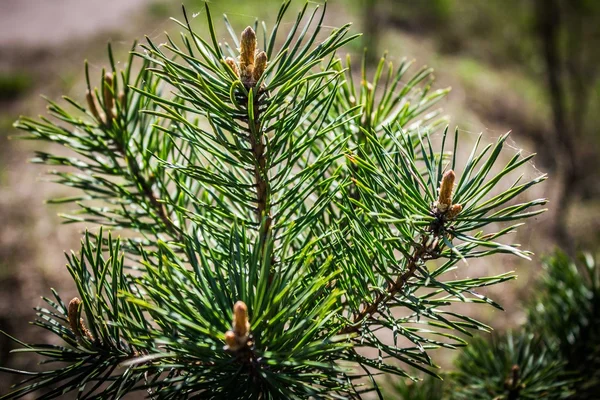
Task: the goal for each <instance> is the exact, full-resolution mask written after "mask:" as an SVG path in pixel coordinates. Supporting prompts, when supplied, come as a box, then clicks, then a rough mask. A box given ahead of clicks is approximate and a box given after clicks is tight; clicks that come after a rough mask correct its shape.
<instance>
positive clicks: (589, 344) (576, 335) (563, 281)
mask: <svg viewBox="0 0 600 400" xmlns="http://www.w3.org/2000/svg"><path fill="white" fill-rule="evenodd" d="M581 261H582V262H581V263H580V268H578V267H577V265H576V264H575V263H574V262H573V261H572V260H570V259H569V258H568V257H567V256H566V255H565V254H563V253H557V254H556V255H554V256H553V257H551V258H549V259H548V260H546V262H545V263H544V269H545V274H544V276H543V279H542V281H541V282H540V284H539V286H538V291H539V295H538V296H536V298H535V300H534V301H533V302H532V304H531V305H530V307H529V309H528V319H529V325H530V329H531V330H532V331H533V332H538V333H539V335H540V336H541V337H542V338H543V339H544V341H545V342H546V344H547V346H548V347H549V348H551V349H553V350H554V351H556V352H558V353H560V354H561V355H562V357H563V358H564V359H565V360H567V361H568V369H569V370H571V371H573V372H574V374H575V375H576V376H577V377H578V382H577V385H576V386H575V390H576V393H577V395H576V396H577V398H578V399H593V398H596V397H597V395H598V393H600V267H598V265H597V264H596V263H595V261H594V259H593V258H592V257H591V256H589V255H586V256H585V257H584V258H583V259H582V260H581Z"/></svg>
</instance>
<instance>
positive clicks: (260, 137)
mask: <svg viewBox="0 0 600 400" xmlns="http://www.w3.org/2000/svg"><path fill="white" fill-rule="evenodd" d="M259 98H260V96H256V97H255V98H254V103H253V105H252V106H253V107H254V110H253V111H254V117H255V119H254V122H253V126H249V129H248V131H249V132H248V134H249V135H248V136H249V141H250V147H251V150H252V154H253V156H254V160H255V166H254V183H255V186H256V203H257V207H256V219H257V222H258V224H259V226H260V227H261V228H260V237H261V238H262V239H263V243H265V244H266V241H265V239H266V238H267V236H268V234H269V231H270V230H271V224H272V221H273V217H272V215H271V204H270V200H269V192H270V183H269V179H268V177H267V172H266V165H267V157H266V153H265V149H266V145H265V142H264V134H263V132H262V126H261V122H260V109H259ZM263 219H264V221H263Z"/></svg>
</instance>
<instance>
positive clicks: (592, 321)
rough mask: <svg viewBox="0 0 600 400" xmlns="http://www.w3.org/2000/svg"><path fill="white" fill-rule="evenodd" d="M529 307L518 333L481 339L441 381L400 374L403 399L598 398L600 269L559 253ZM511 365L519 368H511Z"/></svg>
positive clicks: (548, 265)
mask: <svg viewBox="0 0 600 400" xmlns="http://www.w3.org/2000/svg"><path fill="white" fill-rule="evenodd" d="M543 267H544V274H543V275H542V277H541V279H540V281H539V283H538V284H537V287H536V294H535V295H534V297H533V299H532V300H531V301H530V304H529V305H528V307H527V315H528V321H527V323H526V324H525V325H524V326H523V328H522V331H521V332H520V333H518V334H514V335H513V334H510V333H508V334H504V335H500V336H495V337H494V338H493V339H492V340H487V339H486V338H482V337H478V338H475V340H473V341H472V342H471V343H470V344H469V346H468V347H467V348H466V349H465V350H464V351H463V352H461V354H460V355H459V357H458V358H457V360H456V362H455V368H456V369H455V371H453V372H450V373H448V374H446V376H445V381H444V384H443V385H442V384H441V383H437V384H433V383H432V382H431V380H430V379H429V378H426V379H425V380H424V381H423V382H419V383H414V382H409V381H407V380H399V381H397V382H395V383H394V384H393V393H394V394H393V396H396V397H400V398H402V399H418V398H422V399H431V400H433V399H439V398H448V399H478V398H481V399H488V398H494V399H517V398H518V399H528V398H531V399H538V398H569V399H595V398H597V394H598V391H599V388H600V386H599V385H600V376H599V375H598V371H599V370H600V367H599V366H600V364H599V361H600V352H599V349H600V344H599V343H600V342H599V340H600V334H599V331H598V327H599V326H600V325H599V320H598V309H599V307H598V304H599V303H598V299H599V298H600V286H599V282H600V279H599V277H600V275H599V271H600V270H599V268H598V266H597V264H596V263H595V261H594V259H593V258H592V257H591V256H589V255H586V256H585V257H582V259H581V263H580V266H579V267H578V266H577V264H576V263H575V262H573V261H572V260H571V259H569V257H568V256H566V255H565V254H564V253H561V252H557V253H556V254H555V255H554V256H552V257H549V258H547V259H546V260H545V261H544V263H543ZM513 371H514V372H513Z"/></svg>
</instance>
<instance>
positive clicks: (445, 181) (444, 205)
mask: <svg viewBox="0 0 600 400" xmlns="http://www.w3.org/2000/svg"><path fill="white" fill-rule="evenodd" d="M455 177H456V176H455V175H454V171H452V170H449V171H447V172H446V173H445V174H444V176H443V177H442V183H441V185H440V196H439V198H438V204H437V207H438V209H439V210H440V211H441V212H445V211H446V210H447V209H448V207H450V206H451V205H452V190H453V189H454V179H455Z"/></svg>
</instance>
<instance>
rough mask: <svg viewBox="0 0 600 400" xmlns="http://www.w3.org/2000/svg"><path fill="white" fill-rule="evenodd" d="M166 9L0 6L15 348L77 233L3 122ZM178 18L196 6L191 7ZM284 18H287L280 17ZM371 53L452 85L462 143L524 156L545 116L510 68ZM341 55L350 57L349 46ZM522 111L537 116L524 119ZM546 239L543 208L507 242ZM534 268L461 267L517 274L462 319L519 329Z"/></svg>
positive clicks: (60, 89) (4, 208) (110, 0)
mask: <svg viewBox="0 0 600 400" xmlns="http://www.w3.org/2000/svg"><path fill="white" fill-rule="evenodd" d="M46 3H48V4H46ZM199 3H200V2H199V1H196V2H193V4H192V7H196V8H197V10H199V13H200V14H201V7H200V6H199ZM267 3H269V4H270V3H273V4H277V3H279V2H278V1H276V2H273V1H268V2H267ZM232 4H233V2H232V1H229V0H227V1H224V2H222V3H219V6H218V8H219V9H221V8H223V9H226V7H227V6H231V5H232ZM332 4H333V7H332V8H333V10H331V11H330V16H331V17H330V20H329V22H328V23H329V24H331V25H335V24H339V23H342V22H345V21H344V19H350V20H352V18H353V17H352V15H351V14H352V11H347V10H345V9H344V8H342V7H341V6H339V5H338V6H336V5H335V4H336V2H335V1H334V2H332ZM338 4H339V2H338ZM275 7H276V6H275ZM171 11H173V12H174V14H175V15H176V16H179V13H178V10H177V7H174V6H173V5H171V4H168V5H167V4H165V3H161V2H156V3H152V4H151V5H148V3H147V2H145V1H144V0H133V1H131V0H130V1H121V0H94V1H91V0H89V1H78V0H62V1H58V2H51V3H50V2H39V1H36V0H4V1H3V2H2V4H1V5H0V112H1V114H0V330H4V331H6V332H8V333H11V334H13V333H16V334H18V336H19V337H20V338H22V339H25V340H26V341H28V340H35V339H39V338H40V336H39V335H40V333H39V332H38V333H34V332H35V329H33V330H32V329H30V327H29V326H28V325H27V321H29V320H31V319H32V318H33V316H34V315H33V311H32V307H35V306H38V305H41V304H42V302H41V300H40V295H50V291H49V288H50V287H54V288H56V289H58V290H59V291H61V292H63V293H67V294H66V296H65V297H67V298H69V293H72V292H73V290H74V287H73V284H72V283H71V280H70V279H69V277H68V273H67V271H66V269H65V268H64V267H63V266H64V264H65V261H64V255H63V251H70V249H76V248H78V247H79V246H78V243H79V240H80V232H81V230H82V229H83V227H82V226H77V225H61V224H60V219H59V218H58V217H57V215H56V214H57V213H58V212H59V211H61V209H60V208H59V207H57V206H47V205H44V204H43V201H44V200H45V199H47V198H49V197H53V196H56V195H64V192H65V189H64V188H61V187H58V186H57V185H53V184H52V183H50V182H47V181H44V179H43V176H44V168H42V167H40V166H37V165H32V164H28V163H27V162H26V159H28V158H30V157H31V156H32V154H33V150H34V149H35V148H38V147H39V144H38V143H35V144H32V143H30V142H27V141H18V140H9V139H8V137H9V136H10V135H16V134H17V132H16V131H15V130H14V129H13V128H12V127H11V124H12V122H14V120H15V119H16V118H17V117H18V116H19V115H22V114H24V115H37V114H42V113H43V112H44V107H45V104H44V101H43V100H42V99H41V98H40V97H39V95H40V94H41V93H43V94H45V95H47V96H48V97H49V98H52V99H57V98H59V97H60V95H62V94H66V95H69V96H70V97H72V98H75V99H82V98H83V95H84V86H83V68H82V67H83V60H84V59H86V58H87V59H88V60H89V61H90V65H91V73H92V74H96V75H99V73H100V71H101V70H102V68H103V67H105V66H106V65H107V63H106V59H105V57H104V49H105V43H106V42H107V41H109V40H110V41H111V42H112V43H113V44H114V45H115V48H116V51H117V54H121V55H124V54H126V52H127V50H128V49H129V46H130V43H131V41H132V40H130V39H131V38H136V37H138V38H139V37H142V34H143V33H146V34H148V35H149V36H150V37H152V38H157V37H160V34H161V33H162V31H163V30H166V29H169V30H172V31H176V30H177V27H175V26H174V25H173V24H171V23H170V22H169V21H168V18H167V17H166V15H167V14H168V13H170V12H171ZM190 11H192V12H194V11H196V10H195V9H194V8H191V9H190ZM254 12H261V13H264V12H266V11H265V10H255V11H254ZM194 15H195V14H194ZM215 15H218V12H216V13H215ZM233 17H234V18H232V20H233V22H234V23H238V24H239V27H240V30H241V29H242V28H243V27H244V26H245V25H248V24H250V23H252V22H253V20H254V18H255V17H261V15H256V14H253V11H252V8H249V7H247V8H243V9H241V10H240V9H239V8H236V14H234V16H233ZM288 19H289V20H290V21H291V20H292V16H291V15H290V16H288ZM217 22H218V21H217ZM200 24H201V23H200V22H198V25H200ZM381 47H382V48H387V49H389V54H390V56H389V58H390V60H392V61H395V60H398V59H400V58H401V57H400V56H397V55H401V56H402V57H404V56H406V57H408V58H414V59H416V60H417V62H416V65H421V64H428V65H430V66H432V67H434V68H435V69H436V71H437V73H436V75H437V78H438V80H437V82H438V83H437V85H438V87H447V86H451V87H452V88H453V90H452V92H451V94H450V95H449V97H448V99H447V100H444V102H443V103H442V107H443V108H444V109H445V112H446V113H447V114H448V115H452V116H453V117H452V119H451V126H452V127H453V126H456V125H458V126H459V129H460V131H461V133H462V134H463V135H464V136H466V137H469V138H471V139H474V138H475V137H476V135H477V134H479V133H483V134H484V142H486V143H489V142H492V141H494V140H495V139H497V138H498V137H499V136H501V135H502V134H504V133H505V132H507V131H509V130H511V129H512V130H513V131H514V133H513V134H512V135H511V139H510V141H509V142H510V146H511V147H513V148H514V150H515V151H516V150H518V149H524V152H525V153H526V154H529V153H530V152H532V151H533V149H532V143H531V140H530V139H529V138H530V136H529V135H527V134H524V133H526V132H523V131H525V130H527V129H530V128H531V127H532V126H537V127H539V126H542V129H544V127H543V124H544V120H545V119H544V117H545V116H547V113H548V110H547V109H546V108H545V106H544V105H543V104H540V101H539V98H540V96H541V95H540V93H539V92H538V91H539V90H540V89H539V88H537V87H536V86H535V85H533V84H531V83H530V82H529V81H528V80H527V79H526V77H524V76H521V75H520V74H519V72H518V71H501V70H495V69H494V68H491V67H489V66H486V65H485V64H482V63H479V62H477V61H476V60H472V59H465V58H459V57H452V56H444V55H440V54H438V52H437V51H436V48H435V45H434V42H433V41H432V40H431V39H430V38H427V37H420V36H417V35H414V34H408V33H406V32H402V31H398V30H391V29H390V30H389V31H386V34H385V35H384V37H383V39H382V43H381ZM349 51H350V52H353V53H354V52H356V53H357V54H358V53H360V51H359V50H358V48H351V49H349ZM532 115H534V116H536V117H535V118H537V120H532V118H531V116H532ZM470 141H471V142H472V141H473V140H470ZM467 148H468V146H466V147H465V148H464V151H466V150H467ZM546 156H550V155H546ZM543 172H544V167H543V166H540V165H538V164H537V163H535V162H534V163H530V164H529V165H527V167H526V175H528V176H529V177H533V176H534V175H537V174H540V173H543ZM559 190H560V187H558V186H557V185H556V184H554V183H553V182H552V180H550V182H549V183H547V184H544V185H543V186H541V187H540V188H536V189H535V190H534V192H533V193H530V196H532V197H548V198H550V199H552V198H553V196H554V195H555V194H556V193H557V192H558V191H559ZM596 215H597V214H596ZM598 223H600V221H599V220H598V219H594V218H591V219H590V218H577V223H576V224H574V226H575V227H576V228H577V231H576V232H581V235H582V236H583V235H584V234H585V232H589V231H590V230H593V231H594V232H597V231H598V226H597V224H598ZM582 224H584V225H583V226H582ZM585 224H588V225H585ZM551 231H552V212H549V213H546V214H545V215H542V216H540V217H539V218H537V219H535V220H533V221H531V223H530V224H529V225H528V227H527V228H526V229H525V230H523V231H522V232H521V234H520V235H519V237H518V239H517V241H520V243H521V244H522V245H523V247H525V248H530V249H533V250H534V251H535V252H536V253H537V254H544V253H547V252H548V251H551V250H552V248H553V247H554V242H553V240H552V236H551V234H550V232H551ZM539 269H540V262H539V256H536V257H535V259H534V260H533V262H531V263H523V262H521V261H516V260H514V259H511V258H509V257H497V258H495V262H492V264H489V263H486V264H482V263H477V262H473V263H471V264H470V265H469V266H468V267H467V268H465V269H464V270H463V271H462V272H460V276H475V275H479V274H481V273H482V271H484V272H485V273H486V274H487V273H492V274H493V273H500V272H506V271H510V270H516V271H517V273H518V274H519V276H520V278H519V280H517V281H516V282H511V283H506V284H504V285H502V287H501V288H496V289H494V288H492V289H490V290H489V291H488V292H486V294H487V295H489V296H490V297H493V298H495V300H497V301H498V302H500V303H501V304H503V305H504V306H505V309H507V310H509V311H508V312H506V313H501V312H498V311H493V310H491V308H485V307H479V308H475V309H470V312H469V315H471V316H474V317H476V318H480V319H481V320H483V321H484V322H486V323H488V324H490V325H491V326H493V327H497V328H505V327H510V326H515V325H518V324H520V323H521V322H522V321H523V314H522V312H521V308H520V304H521V301H522V300H523V299H525V298H527V296H528V289H529V288H530V287H531V283H532V282H533V280H534V279H535V276H536V272H537V271H538V270H539ZM11 347H12V344H11V343H9V341H8V340H7V339H6V338H5V337H4V336H0V360H1V364H2V365H6V362H7V361H6V360H8V358H9V355H8V351H9V349H10V348H11ZM9 363H10V364H11V365H12V366H16V367H29V368H31V367H32V365H27V361H24V360H23V357H20V359H19V361H15V360H13V359H12V358H11V359H10V360H9ZM29 364H31V363H29ZM8 383H9V382H8V381H7V380H5V379H4V377H3V379H0V393H4V392H5V391H6V390H7V386H6V385H7V384H8Z"/></svg>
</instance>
